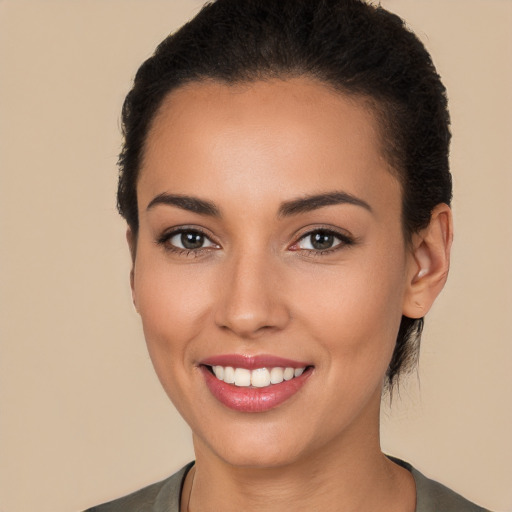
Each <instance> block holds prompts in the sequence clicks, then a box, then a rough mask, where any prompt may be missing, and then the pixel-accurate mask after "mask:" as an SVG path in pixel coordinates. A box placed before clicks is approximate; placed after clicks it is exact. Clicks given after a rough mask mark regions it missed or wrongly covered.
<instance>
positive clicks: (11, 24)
mask: <svg viewBox="0 0 512 512" xmlns="http://www.w3.org/2000/svg"><path fill="white" fill-rule="evenodd" d="M382 3H383V5H384V6H385V7H388V8H390V9H391V10H394V11H395V12H397V13H398V14H400V15H402V16H403V17H405V19H407V20H408V23H409V25H410V26H411V27H412V28H413V29H414V30H415V31H416V32H417V34H418V35H419V37H420V38H421V39H422V40H423V41H424V42H425V44H426V46H427V47H428V49H429V50H430V51H431V53H432V54H433V57H434V61H435V63H436V65H437V68H438V70H439V72H440V74H441V75H442V77H443V80H444V82H445V84H446V86H447V88H448V93H449V99H450V104H451V113H452V117H453V146H452V155H451V165H452V170H453V175H454V183H455V201H454V213H455V227H456V236H455V245H454V248H453V260H452V270H451V275H450V278H449V281H448V285H447V287H446V289H445V291H444V292H443V294H442V296H441V297H440V299H439V300H438V302H437V304H436V305H435V307H434V309H433V311H432V312H431V313H430V314H429V315H428V317H427V322H426V329H425V334H424V338H423V345H422V353H421V362H420V367H419V371H418V372H417V374H414V375H413V376H412V377H411V378H410V379H409V380H408V381H407V382H405V383H404V384H403V385H402V387H401V392H400V395H395V397H394V399H393V403H392V405H391V406H389V405H385V406H384V408H383V415H382V423H383V448H384V449H385V450H386V451H387V452H388V453H391V454H394V455H397V456H399V457H402V458H404V459H406V460H408V461H411V462H412V463H413V464H414V465H415V466H417V467H418V468H419V469H420V470H421V471H423V472H424V473H425V474H427V475H428V476H430V477H433V478H435V479H438V480H440V481H442V482H443V483H445V484H447V485H449V486H450V487H452V488H454V489H455V490H457V491H458V492H460V493H462V494H464V495H466V496H467V497H468V498H470V499H472V500H474V501H476V502H478V503H481V504H484V505H486V506H487V507H489V508H492V509H494V510H499V511H512V371H511V368H512V343H511V340H512V328H511V322H510V315H511V314H512V292H511V289H512V276H511V262H512V200H511V193H512V184H511V180H512V178H511V175H512V173H511V171H512V169H511V161H512V159H511V157H512V152H511V146H512V144H511V132H512V130H511V128H512V108H511V94H510V91H512V70H511V64H510V63H511V62H512V41H511V35H510V27H511V26H512V2H511V1H509V0H428V1H427V0H386V1H384V0H383V2H382ZM200 4H201V2H199V1H195V0H167V1H162V0H109V1H105V0H77V1H71V0H68V1H64V0H60V1H54V0H47V1H44V2H43V1H40V0H33V1H24V0H16V1H15V0H11V1H9V0H0V116H1V117H0V336H1V349H0V400H1V411H0V436H1V437H0V511H2V512H28V511H33V510H38V511H39V512H70V511H78V510H81V509H84V508H86V507H88V506H91V505H93V504H96V503H99V502H103V501H105V500H107V499H112V498H114V497H118V496H120V495H122V494H125V493H128V492H129V491H132V490H135V489H137V488H140V487H141V486H143V485H145V484H148V483H150V482H153V481H156V480H158V479H161V478H164V477H165V476H167V475H169V474H171V473H172V472H174V471H175V470H177V469H178V468H179V467H180V466H182V465H183V464H184V463H185V462H187V461H189V460H190V459H191V458H192V457H193V453H192V447H191V441H190V437H191V436H190V433H189V431H188V427H187V426H186V425H185V424H184V423H183V421H182V420H181V419H180V417H179V416H178V415H177V413H176V412H175V411H174V408H173V406H172V405H171V404H170V402H169V401H168V399H167V397H166V396H165V394H164V392H163V391H162V390H161V389H160V385H159V383H158V382H157V379H156V377H155V375H154V372H153V369H152V367H151V363H150V360H149V357H148V355H147V353H146V348H145V344H144V340H143V336H142V331H141V326H140V322H139V318H138V316H137V315H136V313H135V311H134V309H133V306H132V303H131V298H130V291H129V282H128V274H129V268H130V261H129V256H128V251H127V249H126V247H125V245H126V244H125V240H124V231H125V227H124V224H123V222H122V221H121V219H120V218H119V217H118V215H117V214H116V210H115V189H116V178H117V169H116V158H117V153H118V151H119V147H120V143H121V137H120V130H119V113H120V109H121V104H122V100H123V97H124V95H125V94H126V93H127V92H128V90H129V88H130V84H131V80H132V77H133V75H134V73H135V71H136V69H137V67H138V65H139V64H140V63H141V62H142V60H143V59H145V58H146V57H148V56H149V55H150V54H151V53H152V51H153V49H154V47H155V46H156V44H157V43H158V42H159V41H160V40H161V39H163V38H164V37H165V36H166V35H167V34H168V33H169V32H170V31H171V30H174V29H175V28H177V27H178V26H180V25H181V24H182V23H183V22H184V21H186V20H187V19H189V18H190V17H191V16H192V15H193V14H194V13H195V12H196V11H197V10H198V9H199V7H200Z"/></svg>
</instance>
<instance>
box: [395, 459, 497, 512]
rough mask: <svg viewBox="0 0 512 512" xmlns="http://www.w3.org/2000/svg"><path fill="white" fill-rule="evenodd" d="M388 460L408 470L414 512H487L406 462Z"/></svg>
mask: <svg viewBox="0 0 512 512" xmlns="http://www.w3.org/2000/svg"><path fill="white" fill-rule="evenodd" d="M390 458H391V459H392V460H393V461H394V462H396V463H397V464H399V465H400V466H402V467H404V468H405V469H407V470H409V471H410V472H411V473H412V476H413V477H414V482H415V483H416V511H415V512H489V511H488V510H487V509H485V508H482V507H479V506H478V505H475V504H474V503H471V502H470V501H468V500H467V499H466V498H463V497H462V496H461V495H460V494H457V493H456V492H454V491H452V490H451V489H448V487H445V486H444V485H442V484H440V483H439V482H436V481H434V480H431V479H430V478H427V477H426V476H424V475H423V474H422V473H420V472H419V471H418V470H417V469H415V468H413V467H412V466H411V465H410V464H408V463H407V462H404V461H401V460H399V459H395V458H394V457H390Z"/></svg>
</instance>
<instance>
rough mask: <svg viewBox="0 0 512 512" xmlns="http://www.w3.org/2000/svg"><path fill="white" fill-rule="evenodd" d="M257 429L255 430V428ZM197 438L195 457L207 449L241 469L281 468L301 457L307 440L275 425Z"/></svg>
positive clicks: (237, 429) (236, 426) (234, 429)
mask: <svg viewBox="0 0 512 512" xmlns="http://www.w3.org/2000/svg"><path fill="white" fill-rule="evenodd" d="M254 427H256V428H254ZM213 428H215V427H214V426H212V430H210V432H209V433H207V436H201V437H199V436H197V435H194V445H195V448H196V454H197V455H199V456H200V454H201V453H202V452H203V451H204V450H206V451H208V452H210V453H213V454H214V456H216V457H217V458H219V459H221V460H222V461H223V462H224V463H226V464H228V465H230V466H235V467H240V468H262V469H263V468H272V467H276V468H277V467H282V466H285V465H287V464H290V463H293V462H295V461H297V460H299V459H300V458H301V454H302V453H303V451H304V450H303V448H304V444H307V443H304V441H302V442H301V440H300V439H299V437H298V436H296V435H293V434H292V433H290V432H286V430H284V429H283V428H279V427H278V426H276V425H273V426H269V425H266V426H264V425H262V424H261V423H260V425H259V426H256V425H253V428H243V427H240V425H235V426H233V428H232V429H230V431H229V432H227V431H217V432H218V435H217V436H215V437H214V438H212V436H211V432H212V431H213Z"/></svg>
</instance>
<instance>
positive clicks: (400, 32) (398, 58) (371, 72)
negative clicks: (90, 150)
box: [117, 0, 452, 385]
mask: <svg viewBox="0 0 512 512" xmlns="http://www.w3.org/2000/svg"><path fill="white" fill-rule="evenodd" d="M299 76H306V77H310V78H313V79H316V80H318V81H319V82H322V83H324V84H326V85H328V86H329V87H332V88H334V89H336V90H338V91H340V92H341V93H344V94H349V95H356V96H360V97H362V98H364V99H366V100H369V103H370V105H371V106H372V107H373V109H374V112H375V115H376V118H377V120H378V122H379V124H380V132H381V138H382V146H383V151H384V154H385V157H386V158H387V161H388V163H389V164H390V168H391V169H392V172H394V173H395V174H396V176H397V177H398V179H399V181H400V183H401V187H402V223H403V230H404V236H405V239H406V240H407V241H408V240H410V236H411V235H412V234H413V233H415V232H418V231H419V230H421V229H422V228H424V227H426V226H427V225H428V223H429V221H430V216H431V213H432V210H433V209H434V207H435V206H436V205H437V204H439V203H446V204H450V201H451V194H452V187H451V175H450V172H449V164H448V151H449V143H450V130H449V114H448V110H447V100H446V92H445V88H444V86H443V84H442V83H441V80H440V78H439V75H438V74H437V72H436V70H435V68H434V65H433V63H432V60H431V58H430V55H429V54H428V52H427V51H426V49H425V48H424V46H423V44H422V43H421V42H420V41H419V40H418V38H417V37H416V36H415V35H414V34H413V33H412V32H410V31H409V30H408V29H407V28H406V26H405V24H404V22H403V21H402V20H401V19H400V18H399V17H398V16H396V15H394V14H392V13H390V12H388V11H386V10H384V9H383V8H381V7H375V6H373V5H370V4H367V3H365V2H363V1H361V0H217V1H215V2H212V3H208V4H207V5H205V6H204V7H203V8H202V10H201V11H200V12H199V14H198V15H197V16H196V17H195V18H193V19H192V20H191V21H190V22H188V23H187V24H185V25H184V26H183V27H182V28H181V29H180V30H178V31H177V32H176V33H174V34H172V35H170V36H168V37H167V38H166V39H165V40H164V41H163V42H162V43H160V45H159V46H158V47H157V49H156V51H155V53H154V54H153V56H151V57H150V58H149V59H148V60H146V61H145V62H144V63H143V64H142V66H141V67H140V68H139V70H138V72H137V74H136V77H135V80H134V84H133V88H132V90H131V91H130V92H129V94H128V95H127V97H126V99H125V102H124V105H123V111H122V126H123V135H124V145H123V148H122V151H121V154H120V157H119V168H120V173H119V186H118V196H117V204H118V209H119V212H120V213H121V215H122V216H123V217H124V218H125V219H126V221H127V223H128V225H129V227H130V228H131V230H132V232H133V233H134V235H135V236H136V235H137V232H138V211H137V192H136V185H137V179H138V174H139V169H140V167H141V163H142V160H143V157H144V146H145V141H146V137H147V134H148V132H149V130H150V127H151V123H152V121H153V119H154V117H155V114H156V113H157V111H158V109H159V107H160V105H161V104H162V102H163V100H164V98H165V97H166V96H167V95H168V94H169V93H170V92H171V91H173V90H175V89H176V88H178V87H180V86H183V85H185V84H187V83H189V82H198V81H203V80H216V81H219V82H221V83H225V84H238V83H244V82H252V81H256V80H268V79H271V78H280V79H287V78H291V77H299ZM422 328H423V319H422V318H421V319H411V318H407V317H405V316H404V317H402V322H401V325H400V329H399V332H398V336H397V341H396V346H395V351H394V353H393V357H392V360H391V363H390V365H389V368H388V372H387V379H388V384H389V385H392V384H393V383H394V382H395V381H396V377H397V376H398V375H399V373H400V372H404V371H406V370H408V369H411V368H413V367H414V365H415V363H416V360H417V357H418V350H419V341H420V336H421V331H422Z"/></svg>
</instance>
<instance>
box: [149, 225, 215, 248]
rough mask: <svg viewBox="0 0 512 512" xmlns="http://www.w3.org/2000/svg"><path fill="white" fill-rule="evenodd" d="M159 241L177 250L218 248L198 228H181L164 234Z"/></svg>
mask: <svg viewBox="0 0 512 512" xmlns="http://www.w3.org/2000/svg"><path fill="white" fill-rule="evenodd" d="M158 242H159V243H160V244H162V245H166V246H167V247H168V248H169V249H173V250H177V251H180V250H182V251H199V250H201V249H207V248H209V247H212V248H217V247H218V245H217V244H215V243H214V242H212V241H211V240H210V239H209V238H208V237H207V236H206V235H205V234H204V233H202V232H201V231H198V230H196V229H180V230H176V231H173V232H171V233H168V234H165V235H164V236H162V237H161V238H160V239H159V240H158Z"/></svg>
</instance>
